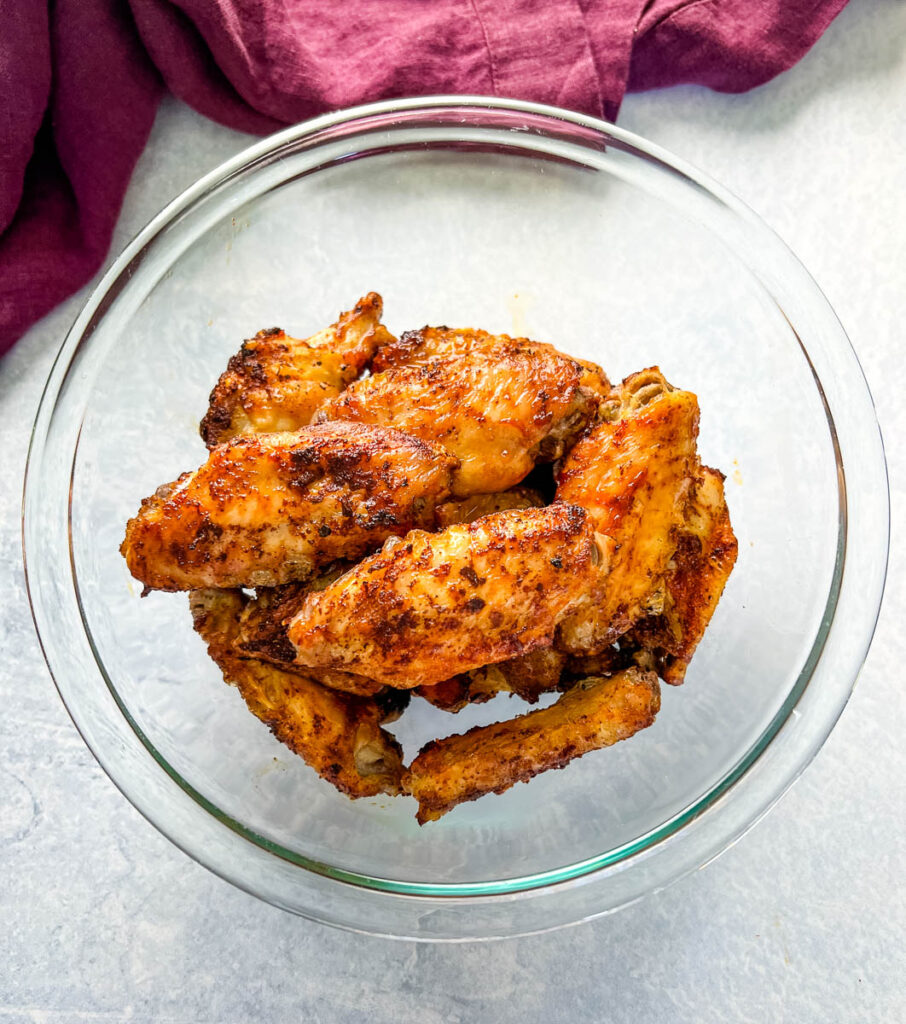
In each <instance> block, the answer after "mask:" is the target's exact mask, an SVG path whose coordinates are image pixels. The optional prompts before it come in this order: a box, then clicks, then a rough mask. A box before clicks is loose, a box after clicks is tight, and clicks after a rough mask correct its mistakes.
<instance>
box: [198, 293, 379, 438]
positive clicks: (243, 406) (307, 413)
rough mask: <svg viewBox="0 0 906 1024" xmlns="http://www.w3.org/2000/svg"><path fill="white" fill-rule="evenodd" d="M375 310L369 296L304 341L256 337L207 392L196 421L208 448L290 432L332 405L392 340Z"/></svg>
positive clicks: (374, 297)
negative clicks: (246, 437)
mask: <svg viewBox="0 0 906 1024" xmlns="http://www.w3.org/2000/svg"><path fill="white" fill-rule="evenodd" d="M382 310H383V302H382V300H381V297H380V295H378V294H377V293H376V292H370V293H369V294H368V295H366V296H365V297H364V298H363V299H360V300H359V302H358V303H357V304H356V306H355V308H354V309H352V310H350V311H349V312H348V313H343V314H341V315H340V317H339V319H338V320H337V322H336V323H335V324H333V325H331V326H330V327H327V328H325V329H324V330H323V331H319V332H318V333H317V334H315V335H312V337H310V338H306V339H305V340H304V341H302V340H300V339H298V338H291V337H289V335H287V334H286V333H285V332H284V331H282V330H280V328H279V327H273V328H271V329H270V330H267V331H259V333H258V334H256V335H255V337H254V338H250V339H249V340H248V341H245V342H243V344H242V348H241V349H240V350H239V352H238V353H237V354H236V355H235V356H233V358H232V359H230V362H229V365H228V366H227V369H226V370H225V372H224V373H223V374H222V375H221V377H220V380H219V381H218V382H217V385H216V387H215V388H214V390H213V391H212V392H211V397H210V404H209V406H208V411H207V413H206V414H205V417H204V419H203V420H202V421H201V436H202V438H203V439H204V442H205V444H206V445H207V446H208V447H209V448H213V447H214V446H215V445H218V444H222V443H223V442H224V441H228V440H229V439H230V438H232V437H236V436H237V435H239V434H264V433H275V432H281V431H289V430H298V429H299V427H304V426H307V425H308V424H309V423H310V422H311V417H312V414H313V413H314V412H315V410H316V409H317V408H318V406H319V405H321V403H322V402H324V401H326V400H327V399H329V398H334V397H336V396H337V395H338V394H339V393H340V392H341V391H342V390H343V388H345V387H346V385H347V384H349V383H350V381H353V380H355V379H356V377H358V375H359V374H360V373H361V372H362V370H363V369H364V368H365V366H366V365H367V364H368V362H369V360H370V359H371V357H372V356H373V355H374V353H375V352H376V351H377V350H378V348H379V347H380V346H381V345H385V344H387V343H388V342H390V341H393V340H395V339H394V338H393V335H392V334H390V332H389V331H388V330H387V329H386V328H385V327H383V326H382V325H381V323H380V319H381V312H382Z"/></svg>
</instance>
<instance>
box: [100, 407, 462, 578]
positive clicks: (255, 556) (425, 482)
mask: <svg viewBox="0 0 906 1024" xmlns="http://www.w3.org/2000/svg"><path fill="white" fill-rule="evenodd" d="M455 466H456V460H455V459H453V458H452V457H451V456H450V455H448V454H447V453H446V452H445V451H444V450H443V449H442V448H440V447H439V446H437V445H432V444H429V443H427V442H425V441H421V440H419V439H418V438H414V437H411V436H410V435H408V434H403V433H401V432H399V431H396V430H392V429H389V428H384V427H371V426H366V425H364V424H356V423H329V424H322V425H321V426H315V427H305V428H303V429H301V430H299V431H296V432H295V433H292V434H261V435H257V436H250V437H239V438H236V439H235V440H233V441H231V442H228V443H227V444H224V445H220V446H219V447H217V448H215V449H214V450H213V451H212V452H211V453H210V455H209V456H208V461H207V462H206V463H205V464H204V465H203V466H202V467H201V468H200V469H198V470H196V471H195V472H194V473H186V474H184V475H183V476H181V477H180V478H179V480H177V481H176V482H175V483H173V484H168V485H166V486H165V487H164V488H161V489H159V490H158V492H157V493H156V494H155V495H153V496H152V497H150V498H146V499H145V500H144V501H143V502H142V507H141V509H140V510H139V512H138V514H137V515H136V516H134V517H133V518H132V519H130V520H129V522H128V524H127V526H126V538H125V540H124V541H123V545H122V547H121V549H120V550H121V551H122V553H123V555H124V556H125V558H126V561H127V563H128V565H129V571H130V572H131V573H132V575H133V576H135V577H136V579H138V580H140V581H141V582H142V583H144V584H145V586H147V587H150V588H151V589H156V590H189V589H195V588H200V587H241V586H279V585H280V584H283V583H290V582H293V581H297V580H304V579H307V578H309V577H310V576H312V575H313V574H315V573H316V572H317V571H318V570H320V569H322V568H323V567H325V566H327V565H330V564H331V563H333V562H335V561H337V560H338V559H346V558H349V559H354V558H358V557H360V556H361V555H363V554H365V553H366V552H368V551H373V550H374V549H375V548H376V547H378V546H379V545H380V544H381V543H383V541H384V540H386V539H387V538H388V537H391V536H399V535H403V534H405V533H407V532H408V531H409V530H411V529H413V528H416V527H430V526H431V525H432V524H433V521H434V507H435V505H436V504H437V503H438V502H440V501H443V500H445V499H446V498H447V497H448V496H449V493H450V484H451V479H452V473H453V470H454V468H455Z"/></svg>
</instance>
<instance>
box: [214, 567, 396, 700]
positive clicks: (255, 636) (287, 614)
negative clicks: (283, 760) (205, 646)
mask: <svg viewBox="0 0 906 1024" xmlns="http://www.w3.org/2000/svg"><path fill="white" fill-rule="evenodd" d="M343 571H345V568H344V569H343V570H335V571H333V572H331V573H328V574H326V575H324V576H319V577H317V579H315V580H312V581H311V582H310V583H288V584H287V585H286V586H283V587H261V588H260V589H259V590H258V592H257V594H256V596H255V597H254V598H253V599H249V600H248V601H247V602H246V604H245V607H244V608H243V609H242V614H241V616H240V618H239V626H238V630H237V633H236V639H235V641H234V643H233V646H234V647H235V649H236V652H237V653H238V654H240V655H242V656H243V657H247V658H249V657H252V658H257V659H259V660H260V661H267V662H270V663H271V664H272V665H279V666H280V667H281V668H283V669H285V670H286V671H287V672H299V673H302V674H303V675H305V676H307V677H308V678H310V679H314V680H315V681H316V682H319V683H322V684H323V685H324V686H329V687H331V688H332V689H334V690H342V691H344V692H345V693H356V694H359V695H360V696H370V695H372V694H375V693H377V692H378V691H379V690H381V689H383V687H382V686H381V684H380V683H376V682H375V681H374V680H373V679H366V678H365V677H364V676H355V675H352V674H351V673H349V672H330V671H327V670H318V669H304V668H301V667H300V666H298V665H296V664H295V658H296V649H295V647H293V645H292V643H291V642H290V639H289V635H288V623H289V620H290V619H291V618H292V617H293V616H294V615H295V614H296V613H297V612H298V610H299V609H300V608H301V607H302V604H303V602H304V601H305V595H306V594H307V593H309V592H310V591H312V590H317V589H323V587H325V586H327V584H328V583H329V582H332V581H333V580H335V579H337V578H339V576H341V575H342V572H343Z"/></svg>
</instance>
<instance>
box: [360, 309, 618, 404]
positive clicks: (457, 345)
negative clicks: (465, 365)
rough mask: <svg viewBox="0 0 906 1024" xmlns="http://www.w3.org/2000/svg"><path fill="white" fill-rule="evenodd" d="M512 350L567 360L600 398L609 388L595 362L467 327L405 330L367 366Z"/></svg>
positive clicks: (379, 368)
mask: <svg viewBox="0 0 906 1024" xmlns="http://www.w3.org/2000/svg"><path fill="white" fill-rule="evenodd" d="M516 351H519V352H527V353H532V354H533V355H535V356H537V357H538V358H539V359H550V360H553V361H558V360H560V359H568V360H569V361H570V362H571V363H574V364H575V365H577V366H579V367H581V371H582V372H581V376H580V382H581V384H582V386H583V387H586V388H588V389H589V390H591V391H593V392H594V393H595V394H597V395H598V396H599V398H602V399H603V398H605V397H606V396H607V394H608V393H609V391H610V381H609V380H608V379H607V374H606V373H605V372H604V371H603V370H602V369H601V367H600V366H598V364H597V363H592V362H590V361H589V360H587V359H575V358H574V357H572V356H567V355H565V354H564V353H563V352H560V351H559V349H556V348H554V346H553V345H548V344H547V343H546V342H543V341H532V339H531V338H511V337H510V336H509V335H508V334H489V333H488V332H487V331H479V330H475V329H474V328H471V327H464V328H460V329H455V328H450V327H422V328H421V330H418V331H406V333H405V334H403V335H402V336H401V337H400V338H398V339H394V340H393V341H391V342H389V343H388V344H387V345H385V346H383V347H382V348H381V349H380V350H379V351H378V352H377V353H376V354H375V357H374V360H373V362H372V364H371V369H372V370H373V372H374V373H383V372H384V371H385V370H389V369H391V368H393V367H396V366H423V365H424V364H425V363H429V362H431V361H432V360H433V359H437V358H439V357H441V356H468V355H471V354H472V353H473V352H481V353H483V354H484V355H490V356H494V357H498V358H499V357H500V356H506V355H507V354H508V353H511V352H516Z"/></svg>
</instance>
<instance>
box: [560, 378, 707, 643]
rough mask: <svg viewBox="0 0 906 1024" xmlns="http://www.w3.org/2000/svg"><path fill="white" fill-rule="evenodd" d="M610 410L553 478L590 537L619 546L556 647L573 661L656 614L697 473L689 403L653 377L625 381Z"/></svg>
mask: <svg viewBox="0 0 906 1024" xmlns="http://www.w3.org/2000/svg"><path fill="white" fill-rule="evenodd" d="M611 404H612V406H614V408H615V412H616V415H615V418H612V419H605V420H603V421H602V422H600V423H598V424H596V425H595V426H594V427H592V428H591V429H590V430H588V432H587V433H586V434H585V435H584V436H583V437H582V439H581V440H580V441H579V442H578V443H577V444H576V445H575V446H574V447H573V448H572V450H571V451H570V452H569V453H568V454H567V455H566V457H565V458H564V459H563V461H562V463H561V465H560V466H559V469H558V472H557V484H558V486H557V499H558V500H560V501H568V502H573V503H575V504H577V505H581V506H582V507H583V508H585V509H587V511H588V514H589V516H590V517H591V520H592V522H593V523H594V526H595V529H596V530H598V531H599V532H600V533H602V534H605V535H606V536H608V537H610V538H611V539H612V540H613V541H614V543H615V545H616V553H615V555H614V558H613V563H612V567H611V571H610V573H609V575H608V576H607V578H606V579H605V580H604V581H603V583H602V585H601V587H600V588H598V589H597V590H595V591H592V592H590V593H589V595H588V596H587V598H586V600H585V601H584V602H583V603H582V604H581V605H580V606H578V607H577V608H576V609H575V610H574V612H573V613H572V615H571V616H570V617H569V618H568V619H565V620H564V621H563V623H562V624H561V627H560V631H559V636H558V645H559V646H560V647H561V648H562V649H563V650H565V651H566V652H568V653H570V654H599V653H601V652H602V651H604V650H605V649H606V648H607V647H608V646H610V644H612V643H613V642H614V640H616V639H618V638H619V637H620V636H622V635H623V633H625V632H626V631H627V630H628V629H629V628H630V627H631V626H632V625H633V624H634V623H635V622H636V621H637V620H638V619H640V618H642V617H644V616H645V615H648V614H650V613H652V612H658V611H660V610H661V608H662V606H663V593H664V577H665V574H666V573H667V570H668V566H669V563H670V559H671V557H672V555H673V552H674V551H675V550H676V543H677V534H678V531H679V528H680V527H681V525H682V523H683V516H684V503H685V499H686V495H687V493H688V490H689V487H690V485H691V482H692V480H693V479H694V477H695V474H696V473H697V471H698V456H697V453H696V438H697V436H698V401H697V400H696V397H695V395H693V394H692V393H691V392H689V391H679V390H677V389H676V388H673V387H671V386H670V385H669V384H668V383H667V381H666V380H665V379H664V377H663V375H662V374H661V373H660V371H659V370H658V369H657V367H653V368H652V369H650V370H643V371H641V372H640V373H637V374H633V375H632V376H630V377H627V378H626V380H625V381H624V382H623V385H622V387H621V388H619V389H617V390H616V393H615V396H614V399H613V401H612V403H611ZM608 411H612V410H608V409H607V407H605V412H608Z"/></svg>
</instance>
